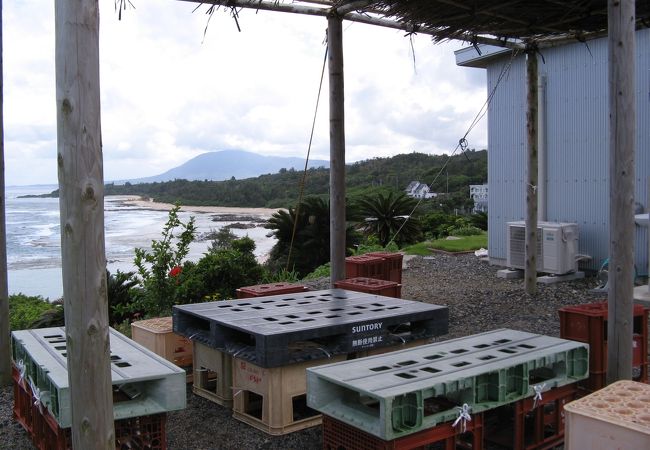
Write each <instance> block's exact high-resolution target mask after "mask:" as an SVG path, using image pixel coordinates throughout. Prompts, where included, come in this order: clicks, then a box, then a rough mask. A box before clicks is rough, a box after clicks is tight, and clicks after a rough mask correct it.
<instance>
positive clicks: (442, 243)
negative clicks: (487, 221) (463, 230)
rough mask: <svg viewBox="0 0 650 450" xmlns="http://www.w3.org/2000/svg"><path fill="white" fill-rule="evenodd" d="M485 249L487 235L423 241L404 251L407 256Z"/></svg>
mask: <svg viewBox="0 0 650 450" xmlns="http://www.w3.org/2000/svg"><path fill="white" fill-rule="evenodd" d="M480 248H487V233H483V234H477V235H474V236H460V238H459V239H453V240H447V239H436V240H435V241H425V242H420V243H419V244H414V245H411V246H409V247H406V248H405V249H404V251H405V252H406V254H407V255H420V256H427V255H431V254H432V253H433V252H432V250H434V249H435V250H444V251H446V252H467V251H471V250H478V249H480Z"/></svg>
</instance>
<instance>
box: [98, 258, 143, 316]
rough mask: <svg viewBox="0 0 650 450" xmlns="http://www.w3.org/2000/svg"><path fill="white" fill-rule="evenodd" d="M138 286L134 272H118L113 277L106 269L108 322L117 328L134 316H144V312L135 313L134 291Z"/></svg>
mask: <svg viewBox="0 0 650 450" xmlns="http://www.w3.org/2000/svg"><path fill="white" fill-rule="evenodd" d="M137 285H138V280H137V279H136V278H135V273H133V272H122V271H120V270H118V271H117V272H116V273H115V275H113V274H112V273H111V272H110V271H109V270H108V269H106V294H107V297H108V322H109V323H110V325H111V326H115V325H117V324H120V323H122V322H124V321H125V320H131V319H133V315H134V314H135V313H138V314H140V315H142V314H143V313H144V311H133V308H132V305H133V302H134V300H135V296H134V292H133V289H134V288H135V287H136V286H137Z"/></svg>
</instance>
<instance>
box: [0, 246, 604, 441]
mask: <svg viewBox="0 0 650 450" xmlns="http://www.w3.org/2000/svg"><path fill="white" fill-rule="evenodd" d="M498 269H499V268H498V267H494V266H490V265H488V264H487V263H486V262H482V261H479V260H478V259H477V258H476V257H475V256H474V255H473V254H465V255H460V256H451V255H446V254H436V255H435V256H433V257H426V258H421V257H416V258H413V259H410V260H409V262H408V264H407V268H406V269H405V270H404V272H403V280H402V285H403V286H402V297H403V298H405V299H412V300H418V301H422V302H427V303H434V304H439V305H446V306H448V307H449V334H447V335H445V336H440V337H438V338H436V340H437V341H439V340H446V339H450V338H455V337H461V336H466V335H470V334H475V333H480V332H484V331H489V330H493V329H496V328H512V329H516V330H522V331H528V332H533V333H540V334H546V335H550V336H559V334H560V323H559V318H558V313H557V310H558V309H559V308H561V307H562V306H566V305H574V304H579V303H589V302H593V301H602V297H600V298H599V297H595V296H594V295H593V294H591V293H590V292H589V291H590V290H591V289H592V288H594V287H595V286H596V284H597V282H596V280H595V279H594V278H586V279H584V280H577V281H572V282H565V283H559V284H555V285H542V284H539V285H538V287H539V289H538V293H537V294H536V295H535V296H529V295H526V294H525V293H524V292H523V281H522V280H504V279H501V278H497V277H496V272H497V270H498ZM309 284H310V286H312V287H314V288H320V289H323V288H326V287H327V284H328V282H327V280H320V281H316V282H311V283H309ZM187 392H188V393H187V399H188V401H187V408H186V409H185V410H183V411H177V412H172V413H169V415H168V421H167V444H168V448H169V449H170V450H198V449H237V450H240V449H278V450H280V449H282V450H289V449H301V450H311V449H319V448H321V446H322V444H321V438H322V436H321V430H320V427H313V428H311V429H307V430H303V431H298V432H295V433H291V434H288V435H285V436H269V435H266V434H264V433H262V432H261V431H258V430H256V429H255V428H253V427H250V426H248V425H246V424H244V423H242V422H239V421H238V420H235V419H233V418H232V417H231V413H230V411H229V410H227V409H226V408H223V407H221V406H218V405H216V404H214V403H212V402H210V401H208V400H205V399H203V398H201V397H198V396H196V395H193V394H192V393H191V390H190V389H189V388H188V391H187ZM12 404H13V394H12V390H11V388H10V387H8V388H2V389H0V449H15V450H22V449H33V448H34V447H33V446H32V444H31V442H30V440H29V437H28V436H27V434H26V433H25V432H24V431H23V429H22V428H21V427H20V425H19V424H18V423H16V422H15V421H14V420H13V419H12V416H11V408H12Z"/></svg>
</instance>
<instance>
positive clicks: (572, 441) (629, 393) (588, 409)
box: [565, 380, 650, 450]
mask: <svg viewBox="0 0 650 450" xmlns="http://www.w3.org/2000/svg"><path fill="white" fill-rule="evenodd" d="M566 416H567V417H566V420H567V428H566V445H565V448H566V449H567V450H581V449H585V448H586V449H592V450H609V449H613V448H615V449H618V450H637V449H648V448H650V386H648V385H647V384H643V383H638V382H635V381H630V380H621V381H617V382H615V383H612V384H610V385H609V386H606V387H605V388H603V389H600V390H598V391H596V392H594V393H592V394H589V395H587V396H586V397H582V398H580V399H579V400H576V401H574V402H572V403H569V404H568V405H566Z"/></svg>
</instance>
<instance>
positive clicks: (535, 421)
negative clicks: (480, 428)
mask: <svg viewBox="0 0 650 450" xmlns="http://www.w3.org/2000/svg"><path fill="white" fill-rule="evenodd" d="M578 394H579V389H578V385H577V384H576V383H573V384H569V385H566V386H562V387H559V388H555V389H551V390H549V391H546V392H542V394H541V395H542V399H541V400H538V401H537V402H535V398H534V397H528V398H525V399H523V400H519V401H517V402H515V403H513V404H509V405H505V406H502V407H499V408H496V409H493V410H488V411H485V412H484V415H485V439H486V441H488V442H491V443H493V444H497V445H499V446H500V448H501V447H505V448H511V449H513V450H541V449H547V448H555V447H556V446H558V445H561V444H562V443H563V442H564V428H565V415H564V405H565V404H567V403H569V402H571V401H573V400H575V399H576V398H577V397H578Z"/></svg>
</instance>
